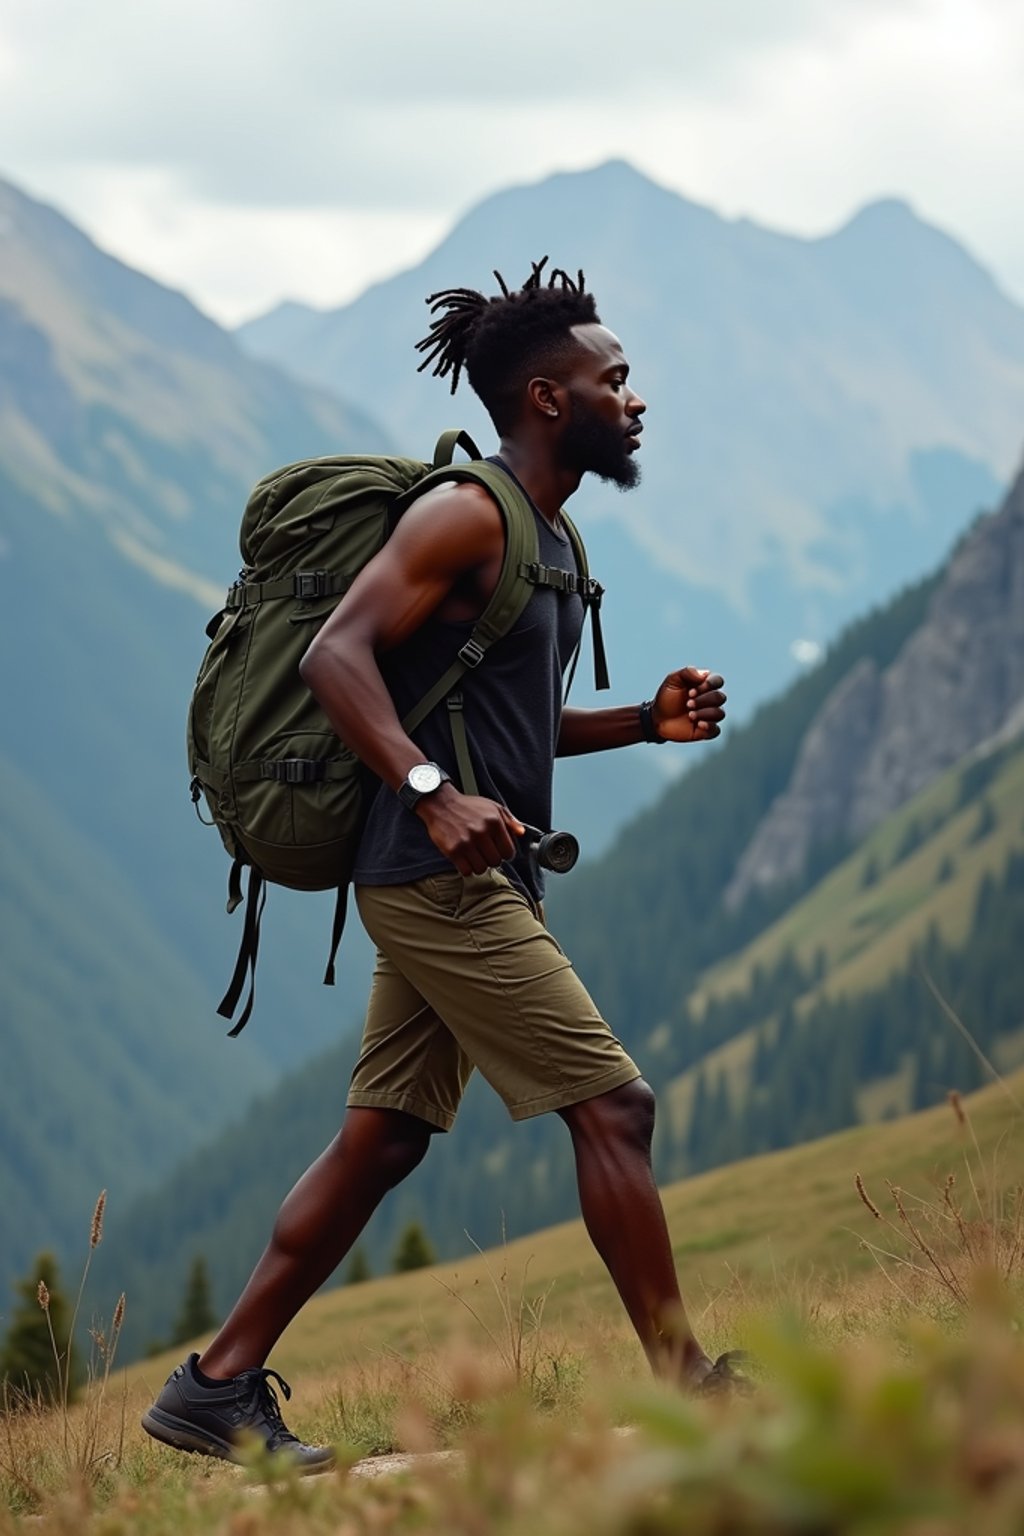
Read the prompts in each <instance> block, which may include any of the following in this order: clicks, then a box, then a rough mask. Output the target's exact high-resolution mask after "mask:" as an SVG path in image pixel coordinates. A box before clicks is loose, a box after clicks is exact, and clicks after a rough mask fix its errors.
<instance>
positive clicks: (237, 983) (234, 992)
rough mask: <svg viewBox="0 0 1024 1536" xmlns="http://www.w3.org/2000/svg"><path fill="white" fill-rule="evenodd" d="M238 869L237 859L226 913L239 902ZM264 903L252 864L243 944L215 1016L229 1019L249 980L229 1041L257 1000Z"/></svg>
mask: <svg viewBox="0 0 1024 1536" xmlns="http://www.w3.org/2000/svg"><path fill="white" fill-rule="evenodd" d="M241 868H242V866H241V865H240V864H239V862H238V860H237V859H236V860H235V862H234V863H233V864H232V866H231V874H230V875H229V876H228V911H229V912H233V911H234V910H235V907H237V905H238V903H239V901H240V900H241V899H242V883H241ZM266 900H267V887H266V882H265V881H264V879H263V875H262V874H261V872H260V871H259V870H258V869H257V868H256V866H255V864H253V865H250V867H249V893H248V896H247V897H246V902H245V922H244V924H243V926H242V940H241V943H240V944H239V946H238V959H237V960H236V961H235V973H234V975H233V976H232V978H231V982H230V985H229V986H228V989H227V991H226V992H225V994H224V996H223V997H222V998H221V1000H220V1006H219V1007H218V1009H217V1012H218V1013H219V1014H220V1016H221V1018H222V1019H230V1018H231V1016H232V1014H233V1013H234V1011H235V1009H236V1008H237V1007H238V999H239V998H240V997H241V995H242V989H243V987H244V986H245V979H246V975H247V974H248V977H249V996H248V997H247V998H246V1000H245V1006H244V1007H243V1009H242V1013H241V1017H240V1018H239V1020H238V1023H237V1024H236V1025H235V1027H234V1029H229V1030H228V1037H229V1039H233V1038H234V1037H235V1035H237V1034H240V1033H241V1031H242V1030H243V1029H244V1028H245V1026H246V1025H247V1024H248V1022H249V1015H250V1014H251V1013H252V1005H253V1003H254V1002H255V1000H256V957H257V955H258V954H259V948H260V919H261V918H262V916H263V908H264V906H265V905H266Z"/></svg>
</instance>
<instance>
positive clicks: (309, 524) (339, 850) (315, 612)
mask: <svg viewBox="0 0 1024 1536" xmlns="http://www.w3.org/2000/svg"><path fill="white" fill-rule="evenodd" d="M456 447H462V448H463V449H464V450H465V451H466V452H467V453H468V454H470V455H471V458H472V460H473V462H470V463H460V464H452V462H451V461H452V456H453V454H454V452H455V449H456ZM452 480H456V481H467V480H469V481H475V482H477V483H479V484H480V485H483V486H484V487H485V488H486V490H487V491H488V492H489V493H490V495H491V496H492V497H493V498H494V501H495V502H496V503H497V505H498V507H499V509H500V511H501V513H502V517H503V520H504V523H505V534H506V539H505V558H504V561H503V564H502V568H501V574H500V576H499V579H498V583H497V586H496V587H495V590H494V594H493V596H492V598H491V600H490V602H489V603H488V605H487V607H486V609H485V610H484V612H483V613H482V614H481V616H480V618H479V619H478V620H477V622H476V624H475V626H474V628H473V632H472V634H471V635H470V638H469V639H468V640H467V641H466V642H465V644H464V645H463V646H462V649H461V650H460V651H459V653H458V655H457V657H456V658H455V659H454V660H453V662H452V664H451V666H450V667H449V668H448V670H447V671H446V672H445V673H444V675H443V677H440V678H438V680H437V683H436V684H435V685H434V687H433V688H431V689H430V691H429V692H428V693H427V694H426V695H425V697H424V698H422V699H421V700H420V702H419V704H418V705H417V706H416V708H415V709H413V710H412V711H410V713H409V714H408V715H406V717H405V719H404V720H403V721H402V725H403V727H404V729H405V730H406V731H407V732H410V733H411V732H413V731H415V729H416V727H417V726H418V725H419V724H420V723H421V722H422V721H423V720H424V719H425V718H426V717H427V715H428V714H429V713H430V711H431V710H432V709H434V708H436V707H437V706H438V705H439V704H441V703H442V701H444V702H445V703H446V706H447V709H448V714H449V720H450V723H451V729H452V740H453V746H454V750H455V760H456V764H457V767H458V772H459V779H460V781H461V786H460V787H461V788H462V790H463V791H464V792H465V793H467V794H475V793H476V781H475V778H474V774H473V768H472V763H471V761H470V757H469V749H468V744H467V741H466V732H465V726H464V723H463V718H462V694H461V691H460V686H459V685H460V683H461V682H462V679H463V678H464V677H465V675H466V673H467V672H469V671H471V670H472V669H473V668H474V667H477V666H479V665H480V663H481V662H482V661H483V660H484V657H485V656H486V654H487V651H488V649H489V648H490V646H491V645H493V644H494V642H495V641H496V640H500V639H501V638H502V636H503V635H505V634H507V633H508V631H509V630H510V629H511V628H512V626H513V625H514V624H515V622H516V620H517V619H518V617H519V615H520V614H521V613H522V611H523V609H524V608H525V606H526V604H527V603H528V602H529V600H530V596H531V594H532V591H533V589H534V587H536V586H549V587H555V588H557V589H558V590H560V591H564V592H575V593H578V594H579V595H580V596H581V597H582V598H583V600H584V603H585V604H586V606H587V610H588V611H589V612H590V614H591V616H592V630H593V638H594V674H595V682H596V685H597V687H598V688H607V687H608V672H607V665H606V663H605V656H604V646H603V642H602V638H601V626H600V617H599V610H600V602H601V595H602V590H603V589H602V588H601V586H600V584H599V583H598V582H596V581H594V580H593V579H592V578H591V577H590V575H589V572H588V567H587V557H586V552H585V550H584V548H583V544H582V541H581V539H580V537H579V534H578V533H577V531H576V529H575V527H574V526H573V524H572V523H571V522H570V521H569V519H568V518H567V517H565V514H564V513H563V514H562V516H563V519H564V522H565V527H566V530H567V532H568V534H569V537H570V539H571V542H572V545H573V549H574V552H575V556H576V564H577V570H578V573H579V574H577V572H570V571H561V570H557V569H554V568H552V567H548V566H543V565H541V564H540V563H539V560H538V544H537V528H536V524H535V521H534V514H533V510H532V507H531V505H530V502H529V501H528V499H527V497H526V496H525V495H524V493H523V492H522V491H521V490H520V489H519V487H518V485H517V484H516V482H515V481H514V480H513V479H512V478H511V477H510V476H509V475H507V474H506V473H505V472H504V471H503V470H502V469H500V468H499V467H498V466H497V465H495V464H491V463H488V462H486V461H481V456H480V451H479V449H478V448H477V447H476V445H475V443H474V442H473V441H472V439H471V438H469V437H468V436H467V434H465V433H463V432H458V431H451V432H445V433H444V434H443V435H442V436H441V438H439V440H438V443H437V448H436V450H435V453H434V459H433V463H430V464H428V463H425V462H423V461H421V460H418V459H399V458H383V457H376V458H373V457H359V456H352V457H345V458H325V459H308V460H304V461H303V462H301V463H297V464H288V465H286V466H285V467H284V468H283V469H279V470H275V472H274V473H273V474H271V475H267V476H266V477H265V478H264V479H262V480H261V481H260V482H259V484H258V485H257V486H256V488H255V490H254V491H253V493H252V495H251V496H250V498H249V501H248V504H247V506H246V509H245V514H244V516H243V519H242V529H241V537H240V544H241V552H242V559H243V561H244V568H243V570H242V572H241V574H240V576H239V578H238V580H237V581H236V582H235V583H234V585H233V586H232V587H230V588H229V590H228V594H227V597H226V598H225V601H224V607H223V608H222V609H221V611H220V612H219V613H217V614H215V615H214V617H213V618H212V619H211V620H210V623H209V624H208V625H207V629H206V633H207V635H208V637H209V639H210V645H209V647H208V649H207V651H206V655H205V656H204V657H203V662H202V665H201V666H200V668H199V676H198V678H197V680H196V686H195V691H194V693H193V695H192V702H191V705H190V708H189V712H188V733H187V745H188V763H189V772H190V774H191V776H192V781H191V795H192V801H193V803H194V805H195V807H196V813H197V815H199V817H200V820H204V821H205V818H204V817H203V815H202V812H201V810H200V806H199V802H200V799H201V798H205V801H206V806H207V808H208V810H209V813H210V818H211V821H210V822H207V825H213V826H216V828H217V830H218V831H219V833H220V835H221V838H222V840H223V843H224V846H225V848H226V849H227V852H228V853H229V855H230V856H231V861H232V862H231V870H230V873H229V876H228V904H227V910H228V912H234V911H235V909H236V908H237V907H238V906H239V905H240V904H241V903H242V900H243V893H242V875H243V871H244V870H245V868H246V867H248V869H249V880H248V893H247V895H246V897H245V917H244V922H243V930H242V939H241V943H240V946H239V952H238V959H237V962H236V965H235V971H234V975H233V976H232V979H231V983H230V985H229V987H228V990H227V992H226V993H225V995H224V997H223V999H222V1000H221V1003H220V1005H219V1007H218V1009H217V1012H218V1013H219V1014H220V1015H221V1016H222V1017H223V1018H226V1019H231V1018H232V1017H233V1015H234V1012H235V1009H236V1008H237V1006H238V1003H239V999H240V998H241V995H242V991H243V989H244V987H245V984H246V978H247V977H248V980H249V995H248V998H247V999H246V1002H245V1006H244V1007H243V1010H242V1013H241V1015H240V1017H239V1020H238V1023H237V1024H236V1025H235V1026H234V1028H233V1029H232V1030H230V1031H229V1033H230V1034H231V1035H237V1034H238V1033H239V1031H240V1030H241V1029H243V1028H244V1026H245V1024H246V1023H247V1022H248V1019H249V1016H250V1014H251V1012H252V1006H253V1000H254V981H255V970H256V957H257V952H258V949H259V932H260V918H261V916H262V912H263V905H264V902H265V900H266V884H267V882H269V883H270V884H273V885H284V886H289V887H291V888H292V889H294V890H300V891H324V890H337V892H338V898H337V903H336V906H335V915H334V927H333V932H332V936H331V950H330V956H329V959H328V964H327V971H326V974H325V976H324V981H325V983H326V984H327V985H328V986H332V985H333V984H334V962H335V956H336V953H337V948H338V944H339V942H340V939H341V934H342V929H343V927H344V921H345V907H346V894H347V888H348V884H349V881H350V880H351V876H352V870H353V867H354V864H355V857H356V853H357V850H358V847H359V839H360V836H361V834H362V829H363V824H364V821H365V815H366V810H367V808H368V806H369V802H370V800H371V799H372V796H373V794H374V792H375V791H376V788H377V780H376V779H374V778H373V777H372V776H371V775H370V774H369V773H368V771H367V770H366V769H365V768H364V767H363V766H362V764H361V763H360V762H359V760H358V759H357V758H356V757H355V756H354V755H353V754H352V753H351V752H349V751H348V750H347V748H346V747H345V746H344V745H343V744H342V743H341V742H340V741H339V739H338V737H337V736H336V735H335V733H334V731H333V730H332V728H331V725H330V723H329V721H328V720H327V717H326V716H325V714H324V713H323V711H322V710H321V708H320V706H319V704H318V703H317V702H316V700H315V698H314V697H313V695H312V694H311V693H310V692H309V690H308V688H307V687H306V686H305V684H304V683H303V682H302V680H301V678H300V676H299V662H300V660H301V659H302V656H303V654H304V653H305V651H306V648H307V647H308V645H309V643H310V641H311V640H312V639H313V636H314V635H315V634H316V632H317V630H318V629H319V628H320V626H321V625H322V624H323V623H324V621H325V620H326V619H327V618H328V617H329V616H330V614H331V613H332V612H333V610H334V608H335V607H336V605H337V603H338V601H339V599H340V598H341V596H342V595H343V594H344V593H345V592H346V591H347V589H348V587H349V586H350V585H351V583H352V581H353V579H354V578H355V576H356V575H357V574H358V572H359V571H360V570H362V568H363V566H364V565H365V564H366V563H367V561H368V560H370V559H371V558H372V557H373V556H374V555H375V554H376V553H377V552H378V550H380V549H381V548H382V547H383V545H384V543H385V541H386V540H387V538H388V536H389V535H390V533H391V531H392V530H393V528H394V527H395V524H396V523H397V521H398V518H399V517H400V516H401V514H402V512H403V511H404V510H405V508H406V507H407V506H408V505H409V503H410V502H411V501H413V500H414V499H415V498H416V497H418V496H420V495H422V494H423V493H424V491H427V490H429V489H431V488H432V487H433V486H435V485H439V484H441V483H442V482H445V481H452ZM577 656H578V650H577ZM576 659H577V658H576V657H574V658H573V663H572V668H571V669H570V674H569V682H570V684H571V681H572V676H573V673H574V671H575V666H576Z"/></svg>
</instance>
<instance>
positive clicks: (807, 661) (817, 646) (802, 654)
mask: <svg viewBox="0 0 1024 1536" xmlns="http://www.w3.org/2000/svg"><path fill="white" fill-rule="evenodd" d="M789 654H790V655H791V656H792V658H793V660H794V661H798V662H799V663H800V665H801V666H802V667H813V666H814V665H815V664H816V663H817V662H819V661H820V660H821V658H822V656H824V654H825V648H824V646H823V645H821V643H820V642H819V641H817V640H794V641H793V643H792V645H791V646H790V648H789Z"/></svg>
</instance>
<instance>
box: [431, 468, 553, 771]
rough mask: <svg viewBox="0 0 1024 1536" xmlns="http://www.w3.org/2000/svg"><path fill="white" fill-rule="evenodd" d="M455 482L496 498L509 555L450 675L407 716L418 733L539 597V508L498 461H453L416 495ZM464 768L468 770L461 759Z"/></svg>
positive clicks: (441, 679)
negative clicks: (533, 570) (533, 575)
mask: <svg viewBox="0 0 1024 1536" xmlns="http://www.w3.org/2000/svg"><path fill="white" fill-rule="evenodd" d="M453 480H454V481H455V482H457V483H461V484H465V483H466V482H471V483H475V484H477V485H482V486H483V487H484V489H485V490H486V491H487V492H488V494H489V495H490V496H491V497H492V499H493V500H494V501H495V502H496V504H497V506H498V510H499V511H500V512H501V515H502V519H503V521H504V524H505V558H504V560H503V561H502V565H501V573H500V575H499V577H498V581H497V585H496V586H495V588H494V592H493V593H492V595H491V600H490V602H489V603H488V604H487V607H486V608H485V609H484V611H483V613H482V614H481V615H480V617H479V618H478V619H477V621H476V623H475V624H474V626H473V630H472V633H471V634H470V637H469V639H468V640H467V641H466V643H465V645H463V647H462V649H461V650H460V651H459V654H458V656H457V657H456V659H455V660H454V661H453V662H452V664H451V666H450V667H449V668H448V670H447V671H446V672H445V673H444V675H443V676H442V677H440V678H438V680H437V682H436V683H435V684H434V686H433V688H431V689H430V691H429V692H428V693H426V694H425V695H424V697H423V698H422V699H421V700H420V702H419V703H418V704H417V705H416V706H415V708H414V709H412V710H410V711H409V713H408V714H407V715H406V717H405V719H404V720H403V721H402V726H403V728H404V729H405V730H406V731H414V730H415V729H416V727H417V726H418V725H420V724H422V722H423V721H424V720H425V719H426V717H427V716H428V715H429V714H430V711H431V710H432V709H434V708H435V706H436V705H438V704H439V703H440V702H441V700H442V699H444V698H447V697H448V695H449V694H450V693H451V692H452V690H453V689H455V688H456V686H457V684H458V683H460V682H461V681H462V678H463V677H464V676H465V675H466V673H467V672H469V671H472V669H473V668H474V667H478V666H479V665H480V663H481V662H482V661H483V659H484V657H485V656H486V654H487V652H488V651H489V650H490V648H491V646H492V645H493V644H494V642H495V641H496V640H501V639H502V638H503V637H504V636H505V635H507V634H508V632H509V630H510V629H511V628H512V626H513V625H514V624H515V622H516V620H517V619H518V618H519V616H520V614H521V613H522V611H523V609H524V608H525V607H526V605H527V603H528V602H529V601H530V598H531V596H532V595H533V587H532V585H531V583H530V582H529V581H528V580H526V579H524V577H523V575H522V573H521V567H522V566H524V565H530V564H532V563H535V562H536V560H537V555H538V544H537V525H536V523H535V522H534V520H533V508H532V507H531V506H530V504H529V502H528V501H527V500H526V497H525V496H524V495H523V493H522V491H520V489H519V487H518V486H517V485H516V484H515V483H514V482H513V481H512V480H510V479H509V477H508V475H506V474H505V472H504V471H503V470H501V469H499V468H498V467H497V465H495V464H487V463H484V462H476V463H473V464H453V465H451V466H450V467H448V468H445V469H441V470H438V471H436V472H435V473H434V474H432V475H427V476H426V478H425V479H423V480H421V481H420V483H419V484H418V485H417V487H416V499H417V500H418V499H419V497H420V496H421V495H422V494H423V493H424V492H425V491H428V490H432V489H433V488H434V486H435V485H441V484H443V483H445V482H450V481H453ZM411 499H412V498H409V500H411ZM406 504H407V502H406ZM459 768H460V771H462V769H463V764H462V763H461V762H460V764H459Z"/></svg>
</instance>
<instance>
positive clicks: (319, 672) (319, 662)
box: [299, 635, 332, 699]
mask: <svg viewBox="0 0 1024 1536" xmlns="http://www.w3.org/2000/svg"><path fill="white" fill-rule="evenodd" d="M330 650H331V648H330V645H329V644H328V643H327V642H326V641H325V639H324V637H323V635H316V636H315V637H314V638H313V640H312V642H311V643H310V644H309V645H308V646H307V647H306V650H305V652H304V654H303V656H302V660H301V661H300V662H299V676H300V677H301V678H302V681H303V682H304V683H305V685H306V687H307V688H308V689H309V691H310V693H311V694H313V696H314V698H317V699H318V698H319V697H320V693H321V690H322V689H323V687H324V685H325V683H326V681H327V677H328V674H329V672H330V671H331V670H332V667H331V655H330Z"/></svg>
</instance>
